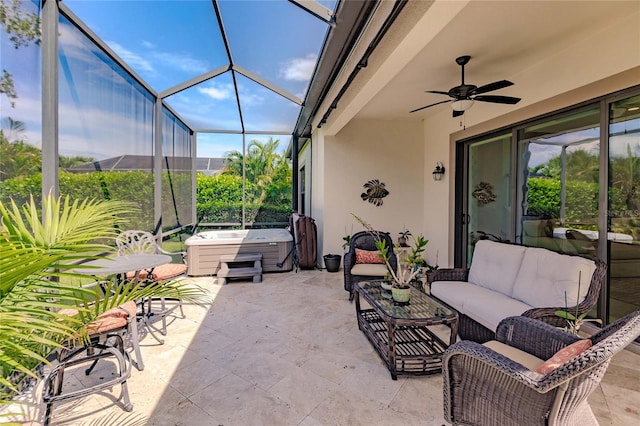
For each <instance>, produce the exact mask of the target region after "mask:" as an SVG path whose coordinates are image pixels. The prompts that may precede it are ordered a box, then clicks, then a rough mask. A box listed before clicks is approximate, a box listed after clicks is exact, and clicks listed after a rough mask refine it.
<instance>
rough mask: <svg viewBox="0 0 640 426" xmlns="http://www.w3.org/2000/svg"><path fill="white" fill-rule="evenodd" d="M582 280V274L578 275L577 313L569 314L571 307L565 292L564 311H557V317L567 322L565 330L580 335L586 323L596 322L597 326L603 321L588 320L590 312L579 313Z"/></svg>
mask: <svg viewBox="0 0 640 426" xmlns="http://www.w3.org/2000/svg"><path fill="white" fill-rule="evenodd" d="M581 279H582V272H579V273H578V295H577V297H576V310H575V313H572V312H569V305H568V304H567V292H566V291H565V292H564V306H565V309H564V311H556V312H555V314H556V316H558V317H560V318H564V319H565V320H566V321H567V326H566V327H565V330H567V331H568V332H569V333H571V334H575V335H576V336H577V335H578V332H579V331H580V327H582V325H583V324H584V323H586V322H594V323H596V324H602V320H600V319H598V318H593V319H592V318H589V319H587V318H586V317H587V314H588V312H585V313H583V314H580V313H579V310H578V304H579V303H580V281H581Z"/></svg>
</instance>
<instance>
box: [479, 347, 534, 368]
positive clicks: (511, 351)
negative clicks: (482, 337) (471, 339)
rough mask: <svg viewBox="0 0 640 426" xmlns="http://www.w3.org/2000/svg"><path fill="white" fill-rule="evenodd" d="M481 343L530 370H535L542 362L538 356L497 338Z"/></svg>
mask: <svg viewBox="0 0 640 426" xmlns="http://www.w3.org/2000/svg"><path fill="white" fill-rule="evenodd" d="M483 345H484V346H486V347H488V348H490V349H493V350H494V351H496V352H498V353H499V354H502V355H504V356H506V357H507V358H509V359H511V360H513V361H515V362H517V363H519V364H522V365H523V366H525V367H526V368H527V369H529V370H531V371H536V370H537V369H538V368H540V366H541V365H543V364H544V361H543V360H541V359H540V358H538V357H536V356H533V355H531V354H530V353H528V352H525V351H522V350H520V349H518V348H514V347H513V346H509V345H505V344H504V343H502V342H498V341H497V340H489V341H488V342H485V343H483Z"/></svg>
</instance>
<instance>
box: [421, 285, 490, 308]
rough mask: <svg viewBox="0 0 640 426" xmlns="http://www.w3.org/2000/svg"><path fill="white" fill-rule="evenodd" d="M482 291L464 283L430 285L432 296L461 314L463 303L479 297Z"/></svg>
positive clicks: (481, 288)
mask: <svg viewBox="0 0 640 426" xmlns="http://www.w3.org/2000/svg"><path fill="white" fill-rule="evenodd" d="M483 291H486V289H485V288H484V287H480V286H478V285H475V284H471V283H468V282H465V281H434V282H432V283H431V294H432V295H434V296H435V297H437V298H438V299H440V300H442V301H443V302H444V303H446V304H447V305H449V306H451V307H452V308H453V309H455V310H456V311H458V312H462V313H464V304H465V301H467V300H468V299H470V298H473V297H476V296H479V295H480V294H481V293H482V292H483Z"/></svg>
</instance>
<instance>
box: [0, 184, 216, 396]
mask: <svg viewBox="0 0 640 426" xmlns="http://www.w3.org/2000/svg"><path fill="white" fill-rule="evenodd" d="M132 211H133V209H132V205H131V204H129V203H124V202H118V201H94V200H85V201H73V202H72V201H70V200H69V199H68V198H66V199H64V200H61V199H58V198H55V197H52V196H49V197H44V199H43V201H42V206H36V204H35V202H34V200H33V197H32V198H31V201H30V203H29V204H26V205H25V206H22V207H18V206H17V205H16V204H15V203H14V202H13V201H12V202H11V203H10V204H9V205H5V204H3V203H2V202H0V219H1V223H0V253H2V255H1V256H0V371H1V372H2V376H1V377H0V405H3V404H8V403H11V402H12V399H13V398H14V397H15V396H17V395H18V394H19V393H20V392H21V390H22V389H23V388H24V386H25V383H27V382H29V381H30V379H38V368H39V366H41V365H44V364H48V362H49V361H48V360H47V357H48V356H49V355H50V354H51V353H52V352H53V351H54V350H56V349H57V348H59V347H61V346H62V345H63V344H64V343H65V342H66V341H67V340H68V339H70V338H72V337H74V338H77V337H80V338H84V337H86V336H87V335H88V333H87V326H88V325H89V323H91V321H93V320H94V319H95V318H97V317H98V316H99V315H101V314H103V313H104V312H106V311H108V310H109V309H112V308H114V307H115V306H118V305H121V304H123V303H125V302H128V301H131V300H138V299H140V298H142V297H149V292H150V291H153V295H158V296H164V297H171V298H177V299H181V300H185V301H191V302H194V303H198V304H202V303H206V302H207V301H208V298H207V296H206V292H205V290H203V289H202V288H200V287H197V286H194V285H193V284H187V283H186V282H184V281H183V282H180V281H171V282H167V283H165V284H163V285H161V286H153V290H150V288H151V287H146V288H143V286H142V285H135V286H124V287H122V286H118V285H109V287H110V288H111V289H112V290H113V291H110V292H108V293H107V294H106V295H103V294H100V298H101V299H100V300H101V303H92V302H95V301H96V298H97V297H98V296H97V293H98V292H97V291H95V290H94V289H83V288H82V287H81V285H80V279H79V276H78V275H77V274H74V273H73V269H74V268H78V267H80V265H78V262H79V261H81V260H85V259H96V258H99V257H103V256H104V255H105V253H107V255H108V253H110V252H111V253H113V252H114V248H113V246H111V245H110V244H109V242H110V241H113V239H114V237H115V234H116V230H117V229H118V226H121V225H122V224H123V222H124V219H122V216H123V215H124V214H126V213H128V212H132ZM40 218H42V219H40ZM96 287H98V286H96ZM70 305H71V306H73V307H74V309H75V310H76V311H77V312H78V314H77V315H74V316H72V317H69V316H67V315H62V314H60V313H58V310H59V309H61V308H65V307H66V308H69V306H70Z"/></svg>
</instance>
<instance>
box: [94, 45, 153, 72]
mask: <svg viewBox="0 0 640 426" xmlns="http://www.w3.org/2000/svg"><path fill="white" fill-rule="evenodd" d="M106 43H107V44H108V45H109V46H110V47H111V48H112V49H113V51H114V52H116V53H117V54H118V56H120V57H121V58H122V59H123V60H124V62H125V63H126V64H128V65H129V66H130V67H132V68H133V69H134V70H139V71H146V72H151V73H152V72H154V71H155V70H154V68H153V65H152V64H151V62H149V61H147V60H146V59H144V58H143V57H142V56H140V55H138V54H136V53H133V52H132V51H130V50H128V49H126V48H125V47H122V46H121V45H120V44H118V43H116V42H115V41H107V42H106Z"/></svg>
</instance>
